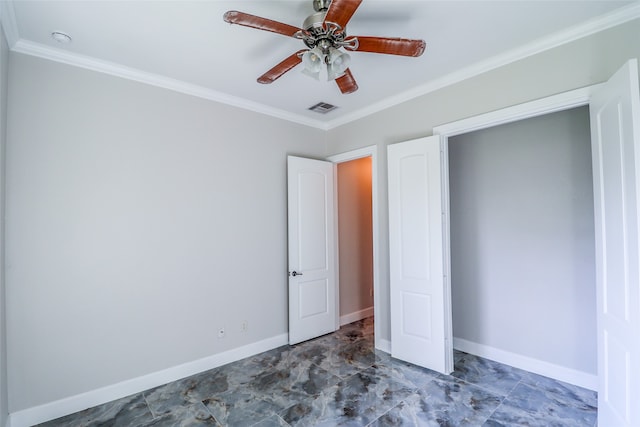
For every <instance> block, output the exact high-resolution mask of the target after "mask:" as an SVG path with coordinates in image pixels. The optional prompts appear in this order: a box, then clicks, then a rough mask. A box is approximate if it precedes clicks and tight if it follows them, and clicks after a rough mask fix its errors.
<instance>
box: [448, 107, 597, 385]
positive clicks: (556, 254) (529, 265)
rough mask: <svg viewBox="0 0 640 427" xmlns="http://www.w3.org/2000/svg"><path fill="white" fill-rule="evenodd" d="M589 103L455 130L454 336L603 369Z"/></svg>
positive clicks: (562, 363) (452, 164) (452, 201)
mask: <svg viewBox="0 0 640 427" xmlns="http://www.w3.org/2000/svg"><path fill="white" fill-rule="evenodd" d="M589 134H590V127H589V109H588V107H581V108H579V109H573V110H568V111H563V112H560V113H555V114H550V115H545V116H541V117H536V118H533V119H528V120H524V121H520V122H515V123H511V124H508V125H503V126H497V127H493V128H489V129H485V130H482V131H478V132H472V133H468V134H464V135H459V136H456V137H453V138H449V168H450V169H449V177H450V181H449V189H450V197H449V200H450V212H451V217H450V218H451V288H452V300H453V334H454V337H456V338H462V339H465V340H467V341H470V342H473V343H477V344H482V345H485V346H489V347H492V348H495V349H500V350H503V351H508V352H512V353H515V354H520V355H526V356H528V357H532V358H534V359H537V360H541V361H546V362H549V363H553V364H555V365H559V366H565V367H569V368H572V369H575V370H579V371H582V372H587V373H590V374H594V375H595V374H596V368H597V366H596V362H597V360H596V354H597V351H596V350H597V347H596V301H595V296H596V288H595V259H594V257H595V248H594V245H595V243H594V223H593V183H592V179H593V178H592V171H591V146H590V143H591V140H590V135H589Z"/></svg>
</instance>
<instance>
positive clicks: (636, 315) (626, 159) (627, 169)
mask: <svg viewBox="0 0 640 427" xmlns="http://www.w3.org/2000/svg"><path fill="white" fill-rule="evenodd" d="M638 92H639V91H638V63H637V60H633V61H629V62H628V63H627V64H625V66H624V67H622V69H620V70H619V71H618V72H617V73H616V74H615V75H614V76H613V77H611V79H610V80H609V81H608V82H607V83H605V84H604V85H603V86H602V87H601V88H599V90H598V92H597V93H595V94H594V96H593V97H592V99H591V102H590V105H589V107H590V112H591V146H592V156H593V187H594V204H595V231H596V233H595V237H596V288H597V295H598V296H597V306H598V382H599V384H598V425H600V426H603V427H609V426H611V427H631V426H640V405H639V404H638V402H640V265H639V264H640V239H639V234H640V230H639V222H640V177H639V173H640V95H639V94H638Z"/></svg>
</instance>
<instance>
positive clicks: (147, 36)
mask: <svg viewBox="0 0 640 427" xmlns="http://www.w3.org/2000/svg"><path fill="white" fill-rule="evenodd" d="M639 5H640V2H629V1H613V0H606V1H598V0H586V1H582V0H569V1H548V0H535V1H524V0H517V1H516V0H510V1H508V0H502V1H482V0H475V1H451V0H449V1H417V0H413V1H398V0H386V1H379V0H364V1H363V3H362V4H361V5H360V7H359V9H358V10H357V11H356V13H355V15H354V16H353V18H352V20H351V22H350V23H349V25H348V27H347V31H348V33H349V34H350V35H362V36H365V35H373V36H387V37H404V38H416V39H424V40H425V41H426V42H427V50H426V51H425V53H424V54H423V55H422V56H421V57H419V58H407V57H400V56H394V55H380V54H372V53H365V52H352V53H351V57H352V63H351V66H350V69H351V71H352V73H353V75H354V77H355V78H356V80H357V82H358V85H359V90H358V91H357V92H355V93H353V94H348V95H343V94H341V93H340V91H339V90H338V88H337V86H336V85H335V82H318V81H316V80H313V79H311V78H309V77H307V76H304V75H302V74H301V73H300V71H301V69H302V67H301V66H298V67H296V68H294V69H293V70H292V71H290V72H289V73H287V74H285V75H284V76H283V77H282V78H280V79H279V80H277V81H276V82H274V83H273V84H270V85H261V84H258V83H257V82H256V78H257V77H258V76H260V75H261V74H263V73H264V72H265V71H267V70H268V69H270V68H271V67H272V66H274V65H275V64H276V63H278V62H280V61H281V60H283V59H284V58H285V57H287V56H289V55H290V54H292V53H293V52H295V51H297V50H299V49H302V48H304V45H303V43H302V41H300V40H296V39H294V38H288V37H285V36H282V35H279V34H274V33H270V32H266V31H260V30H256V29H252V28H247V27H242V26H238V25H230V24H227V23H225V22H223V20H222V15H223V14H224V12H225V11H227V10H240V11H242V12H247V13H250V14H253V15H259V16H263V17H266V18H270V19H273V20H276V21H280V22H284V23H287V24H290V25H294V26H296V27H299V26H301V25H302V21H303V20H304V19H305V17H306V16H307V15H309V14H310V13H312V12H313V8H312V1H311V0H287V1H271V0H242V1H239V0H235V1H221V0H209V1H184V0H179V1H178V0H175V1H167V0H162V1H150V0H137V1H132V0H130V1H101V0H84V1H78V0H76V1H57V0H46V1H31V0H14V1H8V2H3V4H2V19H3V24H4V26H5V32H6V33H7V38H8V39H9V43H10V45H12V48H13V50H15V51H17V52H23V53H27V54H32V55H37V56H41V57H44V58H49V59H53V60H57V61H61V62H66V63H70V64H74V65H78V66H82V67H86V68H90V69H94V70H99V71H103V72H107V73H110V74H114V75H119V76H123V77H128V78H132V79H135V80H139V81H146V82H149V83H151V84H155V85H158V86H163V87H168V88H171V89H174V90H178V91H181V92H185V93H191V94H194V95H197V96H201V97H205V98H209V99H214V100H217V101H221V102H225V103H228V104H231V105H236V106H241V107H244V108H248V109H251V110H255V111H260V112H264V113H267V114H271V115H274V116H277V117H282V118H286V119H289V120H293V121H297V122H300V123H304V124H307V125H311V126H316V127H319V128H324V129H328V128H331V127H334V126H337V125H339V124H342V123H345V122H347V121H349V120H353V119H355V118H358V117H361V116H364V115H366V114H369V113H371V112H374V111H378V110H380V109H382V108H385V107H387V106H390V105H393V104H395V103H398V102H401V101H403V100H406V99H410V98H412V97H414V96H418V95H420V94H423V93H426V92H428V91H430V90H433V89H435V88H438V87H441V86H443V85H446V84H450V83H453V82H455V81H459V80H461V79H463V78H466V77H470V76H471V75H474V74H477V73H479V72H482V71H486V70H488V69H491V68H493V67H496V66H499V65H502V64H504V63H508V62H510V61H513V60H517V59H520V58H522V57H525V56H527V55H530V54H532V53H535V52H538V51H541V50H544V49H547V48H551V47H553V46H556V45H558V44H560V43H564V42H567V41H570V40H572V39H575V38H577V37H581V36H584V35H586V34H590V33H592V32H594V31H597V30H600V29H602V28H607V27H608V26H611V25H615V24H617V23H620V22H624V21H626V20H629V19H632V18H637V17H640V7H638V6H639ZM52 31H62V32H65V33H68V34H69V35H71V36H72V37H73V41H72V42H71V43H70V44H66V45H63V44H60V43H58V42H56V41H54V40H53V39H52V38H51V32H52ZM320 101H323V102H328V103H331V104H334V105H337V106H338V107H339V108H338V109H337V110H334V111H332V112H330V113H328V114H326V115H320V114H318V113H314V112H311V111H308V110H307V108H308V107H310V106H311V105H313V104H315V103H317V102H320Z"/></svg>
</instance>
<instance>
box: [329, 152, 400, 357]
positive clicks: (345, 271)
mask: <svg viewBox="0 0 640 427" xmlns="http://www.w3.org/2000/svg"><path fill="white" fill-rule="evenodd" d="M328 160H329V161H331V162H333V163H334V164H335V177H336V180H335V181H336V184H335V186H336V201H337V203H336V204H337V209H336V216H337V218H336V224H337V225H338V227H337V236H336V239H337V240H336V241H337V244H338V272H339V274H338V291H339V295H340V298H339V301H340V306H339V323H340V326H342V325H345V324H348V323H352V322H355V321H358V320H361V319H370V320H368V321H367V322H368V323H369V324H368V327H371V325H370V321H371V320H373V319H375V316H376V315H378V314H379V313H380V311H379V310H380V305H379V302H380V298H379V296H378V295H379V289H378V283H379V281H378V277H379V272H378V268H379V267H378V262H377V260H378V226H377V221H378V212H377V209H378V203H377V147H376V146H370V147H365V148H362V149H359V150H354V151H350V152H347V153H342V154H338V155H335V156H331V157H329V158H328ZM373 323H374V325H373V326H374V327H373V330H374V340H375V347H376V348H378V349H382V350H385V349H386V348H387V347H389V346H385V343H384V342H383V341H382V340H380V336H381V334H380V322H375V321H374V322H373Z"/></svg>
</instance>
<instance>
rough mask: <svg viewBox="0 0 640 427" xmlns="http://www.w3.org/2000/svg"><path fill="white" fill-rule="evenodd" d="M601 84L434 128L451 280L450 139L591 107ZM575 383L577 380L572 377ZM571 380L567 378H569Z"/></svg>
mask: <svg viewBox="0 0 640 427" xmlns="http://www.w3.org/2000/svg"><path fill="white" fill-rule="evenodd" d="M599 86H600V85H599V84H598V85H592V86H587V87H584V88H580V89H576V90H572V91H569V92H564V93H561V94H558V95H553V96H549V97H547V98H541V99H537V100H535V101H531V102H526V103H524V104H519V105H515V106H512V107H507V108H504V109H501V110H497V111H492V112H490V113H485V114H480V115H478V116H474V117H469V118H466V119H463V120H458V121H455V122H451V123H447V124H444V125H441V126H436V127H434V128H433V134H434V135H441V136H442V151H443V165H442V167H443V183H442V186H443V188H442V192H443V210H444V224H443V225H444V230H445V231H444V233H443V234H444V236H443V237H444V241H443V245H444V255H445V260H444V274H445V276H446V277H447V278H448V277H451V260H450V252H451V241H450V234H449V229H450V214H449V137H452V136H456V135H460V134H463V133H468V132H473V131H477V130H482V129H486V128H490V127H494V126H498V125H502V124H507V123H511V122H516V121H519V120H524V119H528V118H532V117H537V116H541V115H544V114H549V113H555V112H559V111H564V110H569V109H571V108H577V107H582V106H585V105H589V102H590V100H591V96H592V94H593V92H594V91H595V89H596V88H598V87H599ZM445 286H446V287H447V289H446V290H447V291H448V292H449V293H450V292H451V283H450V281H448V280H447V281H446V282H445ZM572 379H573V382H578V381H576V378H574V377H572ZM565 380H567V379H565ZM579 382H580V384H579V385H581V386H583V387H586V388H590V389H596V388H597V376H595V377H594V378H589V379H588V380H587V381H579Z"/></svg>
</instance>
